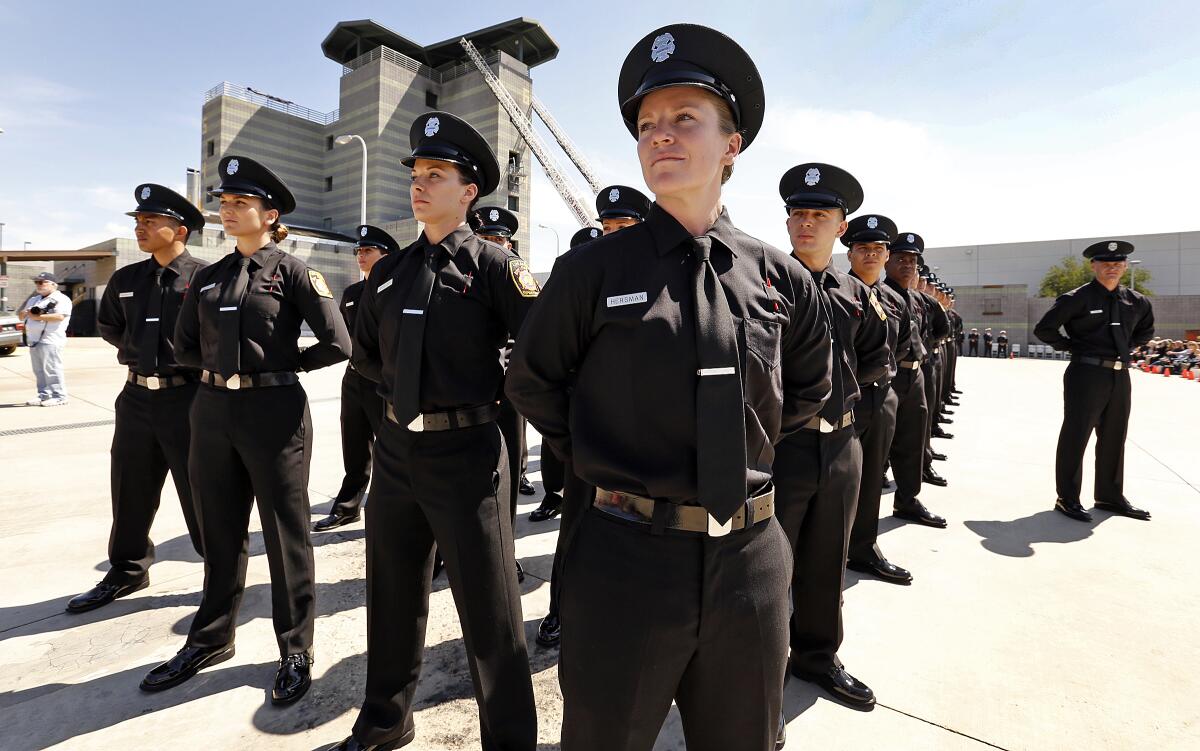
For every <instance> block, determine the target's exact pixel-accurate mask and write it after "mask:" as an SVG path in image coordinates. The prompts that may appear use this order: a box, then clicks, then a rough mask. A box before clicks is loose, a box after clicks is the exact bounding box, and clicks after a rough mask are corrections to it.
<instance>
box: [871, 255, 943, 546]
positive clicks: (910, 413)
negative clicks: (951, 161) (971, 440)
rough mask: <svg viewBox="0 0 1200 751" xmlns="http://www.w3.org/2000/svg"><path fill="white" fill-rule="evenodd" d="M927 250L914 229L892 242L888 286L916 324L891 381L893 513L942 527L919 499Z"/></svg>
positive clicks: (924, 436)
mask: <svg viewBox="0 0 1200 751" xmlns="http://www.w3.org/2000/svg"><path fill="white" fill-rule="evenodd" d="M923 248H924V244H923V241H921V238H920V236H919V235H917V234H916V233H913V232H901V233H899V234H898V235H897V237H896V240H895V241H893V242H892V244H891V245H890V246H888V252H889V256H888V260H887V265H886V268H887V280H886V282H885V284H887V285H889V286H890V287H891V288H892V290H893V291H895V292H896V294H897V295H898V296H899V297H900V298H902V299H903V300H904V301H905V304H906V305H907V306H908V313H909V317H910V319H911V320H912V322H913V326H912V330H911V337H912V339H911V344H910V347H909V351H910V352H911V354H912V357H913V359H911V360H906V359H901V358H899V357H898V358H897V362H896V366H897V367H898V368H899V374H898V375H897V376H896V378H895V380H893V381H892V390H893V391H895V392H896V398H897V403H896V433H895V435H894V436H893V437H892V447H891V449H890V450H889V452H888V458H889V459H890V460H891V464H892V474H893V475H894V476H895V478H896V492H895V494H894V495H893V496H892V514H893V515H894V516H896V517H897V518H900V519H906V520H908V521H914V522H917V523H918V524H924V525H927V526H930V527H943V528H944V527H945V526H946V520H945V519H943V518H942V517H940V516H938V515H937V514H934V513H932V512H931V511H930V510H929V509H927V508H925V504H923V503H921V501H920V500H919V499H918V498H917V496H918V495H919V494H920V492H921V475H922V470H923V468H924V462H925V445H926V443H927V442H928V441H929V411H928V407H927V406H926V404H925V377H924V374H923V373H922V371H921V362H922V360H924V359H925V357H926V356H927V349H926V347H925V338H924V335H923V333H924V331H925V329H926V323H925V315H926V313H925V304H924V301H923V299H922V298H921V297H920V293H919V292H917V291H916V289H914V288H915V287H916V285H917V266H918V264H919V263H920V258H921V251H922V250H923ZM901 336H903V330H902V331H901ZM901 349H903V347H901Z"/></svg>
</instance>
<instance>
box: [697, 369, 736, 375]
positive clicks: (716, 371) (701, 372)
mask: <svg viewBox="0 0 1200 751" xmlns="http://www.w3.org/2000/svg"><path fill="white" fill-rule="evenodd" d="M736 372H737V371H736V370H734V369H733V368H700V369H699V370H697V371H696V375H698V376H719V375H733V374H734V373H736Z"/></svg>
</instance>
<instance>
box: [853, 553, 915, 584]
mask: <svg viewBox="0 0 1200 751" xmlns="http://www.w3.org/2000/svg"><path fill="white" fill-rule="evenodd" d="M846 568H848V569H850V570H851V571H858V572H860V573H863V574H870V575H871V576H874V577H875V578H876V579H880V580H882V581H885V582H888V583H889V584H912V580H913V578H912V574H910V573H909V572H908V569H903V568H900V567H899V566H897V565H896V564H894V563H892V562H890V561H888V560H887V559H886V558H876V559H875V560H873V561H846Z"/></svg>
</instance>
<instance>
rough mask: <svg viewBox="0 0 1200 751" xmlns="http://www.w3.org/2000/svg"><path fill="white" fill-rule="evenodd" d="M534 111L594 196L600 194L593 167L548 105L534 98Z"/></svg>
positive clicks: (598, 182)
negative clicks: (585, 181)
mask: <svg viewBox="0 0 1200 751" xmlns="http://www.w3.org/2000/svg"><path fill="white" fill-rule="evenodd" d="M533 111H534V112H536V113H537V116H538V117H540V118H541V119H542V122H543V123H545V124H546V130H548V131H550V134H551V135H552V136H554V140H556V141H558V145H559V146H561V147H562V150H563V152H565V153H566V155H567V158H568V159H570V160H571V162H572V163H574V165H575V168H576V169H578V170H579V174H581V175H583V179H584V180H587V184H588V187H590V188H591V189H592V195H595V194H596V193H599V192H600V181H598V180H597V179H596V174H595V173H594V172H592V166H591V165H590V164H588V162H587V159H586V158H584V156H583V154H582V153H581V152H580V151H579V149H578V148H577V147H576V146H575V143H574V142H573V141H571V139H570V138H568V137H567V134H566V133H565V132H563V129H562V126H560V125H559V124H558V121H557V120H555V119H554V116H553V115H551V114H550V110H548V109H546V105H544V104H542V100H540V99H538V98H537V97H534V98H533Z"/></svg>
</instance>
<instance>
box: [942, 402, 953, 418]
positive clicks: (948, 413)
mask: <svg viewBox="0 0 1200 751" xmlns="http://www.w3.org/2000/svg"><path fill="white" fill-rule="evenodd" d="M945 405H946V407H953V406H955V405H954V404H952V403H950V402H948V401H947V402H945ZM942 414H943V415H952V414H954V410H952V409H946V408H945V407H943V408H942Z"/></svg>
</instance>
